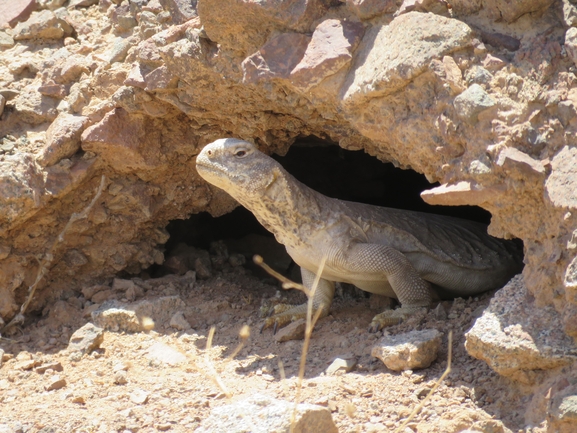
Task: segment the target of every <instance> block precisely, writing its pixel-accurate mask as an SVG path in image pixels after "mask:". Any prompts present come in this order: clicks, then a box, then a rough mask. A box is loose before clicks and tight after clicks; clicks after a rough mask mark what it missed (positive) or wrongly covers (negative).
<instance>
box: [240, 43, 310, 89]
mask: <svg viewBox="0 0 577 433" xmlns="http://www.w3.org/2000/svg"><path fill="white" fill-rule="evenodd" d="M310 40H311V37H310V36H307V35H302V34H300V33H284V34H282V35H279V36H277V37H275V38H273V39H271V40H270V41H268V42H267V43H266V44H265V45H264V46H263V47H262V48H261V49H260V50H258V51H257V52H256V53H254V54H253V55H252V56H249V57H247V58H246V59H244V61H243V62H242V70H243V73H244V76H243V82H245V83H256V82H257V81H260V80H270V79H272V78H286V77H288V76H289V75H290V73H291V71H292V70H293V69H294V68H295V66H296V65H298V64H299V62H300V61H301V60H302V58H303V56H304V54H305V51H306V49H307V46H308V44H309V42H310Z"/></svg>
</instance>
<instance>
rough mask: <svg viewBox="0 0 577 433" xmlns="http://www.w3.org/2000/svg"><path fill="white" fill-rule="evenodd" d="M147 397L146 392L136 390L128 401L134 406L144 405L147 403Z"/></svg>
mask: <svg viewBox="0 0 577 433" xmlns="http://www.w3.org/2000/svg"><path fill="white" fill-rule="evenodd" d="M148 395H149V394H148V393H147V392H146V391H144V390H142V389H137V390H135V391H134V392H133V393H132V394H130V401H131V402H133V403H134V404H145V403H146V402H147V401H148Z"/></svg>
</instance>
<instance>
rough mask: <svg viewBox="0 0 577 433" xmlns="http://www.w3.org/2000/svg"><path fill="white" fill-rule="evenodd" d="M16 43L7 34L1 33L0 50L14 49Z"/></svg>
mask: <svg viewBox="0 0 577 433" xmlns="http://www.w3.org/2000/svg"><path fill="white" fill-rule="evenodd" d="M14 44H15V42H14V39H12V36H10V35H8V34H6V32H0V48H12V47H13V46H14Z"/></svg>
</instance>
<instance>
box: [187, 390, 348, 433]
mask: <svg viewBox="0 0 577 433" xmlns="http://www.w3.org/2000/svg"><path fill="white" fill-rule="evenodd" d="M293 417H294V419H293ZM289 429H290V431H292V432H294V433H306V432H324V433H337V432H338V429H337V427H336V425H335V423H334V421H333V419H332V417H331V412H330V411H329V409H327V408H326V407H322V406H317V405H313V404H309V403H301V404H298V405H296V408H295V405H294V403H292V402H288V401H283V400H276V399H273V398H271V397H268V396H265V395H261V394H253V395H252V396H250V397H249V398H245V399H241V400H238V401H236V402H234V403H232V404H227V405H224V406H219V407H215V408H214V409H212V411H211V413H210V415H209V416H208V417H207V418H206V419H205V420H203V422H202V424H201V426H200V427H199V428H198V429H197V430H196V432H197V433H209V432H217V431H218V432H225V431H226V432H229V433H240V432H245V431H258V432H261V431H262V432H265V431H266V432H273V431H275V432H285V431H289Z"/></svg>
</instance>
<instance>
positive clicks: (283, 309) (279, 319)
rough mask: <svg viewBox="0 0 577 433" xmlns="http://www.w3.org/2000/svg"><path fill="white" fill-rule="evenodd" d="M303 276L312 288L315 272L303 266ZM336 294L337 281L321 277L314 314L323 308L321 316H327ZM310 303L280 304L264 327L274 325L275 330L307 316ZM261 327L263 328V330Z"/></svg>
mask: <svg viewBox="0 0 577 433" xmlns="http://www.w3.org/2000/svg"><path fill="white" fill-rule="evenodd" d="M301 276H302V279H303V285H304V286H305V287H306V288H307V289H309V290H312V288H313V283H314V280H315V277H316V275H315V273H314V272H311V271H309V270H307V269H305V268H301ZM334 294H335V283H334V282H333V281H329V280H325V279H323V278H321V279H320V280H319V283H318V285H317V287H316V289H315V291H314V293H313V298H312V303H313V315H314V314H315V312H316V311H317V310H318V309H321V308H322V312H321V314H320V317H325V316H326V315H327V314H329V308H330V306H331V303H332V302H333V296H334ZM307 308H308V303H304V304H302V305H287V304H279V305H277V306H275V308H274V312H275V314H274V315H273V316H272V317H269V318H268V319H266V320H265V322H264V325H263V327H262V329H266V328H269V327H270V326H274V329H275V332H276V329H277V328H278V327H282V326H285V325H286V324H288V323H290V322H294V321H295V320H298V319H301V318H304V317H306V315H307ZM262 329H261V330H262Z"/></svg>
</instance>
